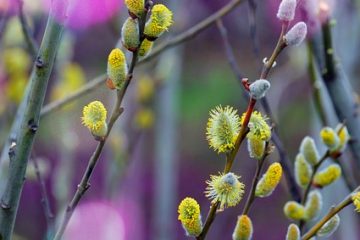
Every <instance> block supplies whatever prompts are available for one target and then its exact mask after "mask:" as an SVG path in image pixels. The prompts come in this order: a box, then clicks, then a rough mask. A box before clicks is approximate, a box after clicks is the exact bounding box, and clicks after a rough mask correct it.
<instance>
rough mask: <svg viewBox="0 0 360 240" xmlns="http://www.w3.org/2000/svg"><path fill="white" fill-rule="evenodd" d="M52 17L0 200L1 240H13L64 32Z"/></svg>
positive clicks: (11, 154)
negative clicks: (46, 96) (46, 97)
mask: <svg viewBox="0 0 360 240" xmlns="http://www.w3.org/2000/svg"><path fill="white" fill-rule="evenodd" d="M65 5H66V4H65ZM57 11H59V13H63V14H65V9H57ZM52 14H53V12H52V11H51V12H50V14H49V18H48V22H47V26H46V29H45V33H44V37H43V40H42V43H41V46H40V49H39V55H38V57H37V59H36V61H35V62H34V66H33V71H32V74H31V77H30V87H29V95H28V98H27V99H26V104H25V110H24V112H22V114H21V115H22V116H23V117H22V120H21V124H20V129H19V134H18V136H16V140H15V142H14V144H13V146H12V147H11V148H10V151H9V156H10V159H11V160H10V167H9V176H8V179H7V184H6V187H5V191H4V193H3V195H2V198H1V208H0V238H2V239H3V240H10V239H11V236H12V232H13V229H14V224H15V218H16V214H17V210H18V206H19V201H20V195H21V191H22V188H23V184H24V176H25V171H26V167H27V162H28V159H29V156H30V153H31V150H32V145H33V142H34V139H35V135H36V132H37V129H38V126H39V120H40V110H41V106H42V104H43V102H44V98H45V93H46V89H47V84H48V81H49V78H50V74H51V72H52V68H53V65H54V61H55V56H56V52H57V49H58V47H59V44H60V39H61V35H62V32H63V28H64V27H63V25H62V24H60V23H59V22H58V21H55V19H54V17H53V15H52Z"/></svg>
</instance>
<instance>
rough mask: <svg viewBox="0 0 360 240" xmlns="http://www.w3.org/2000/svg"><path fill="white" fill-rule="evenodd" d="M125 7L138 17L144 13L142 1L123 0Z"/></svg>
mask: <svg viewBox="0 0 360 240" xmlns="http://www.w3.org/2000/svg"><path fill="white" fill-rule="evenodd" d="M125 5H126V7H127V8H128V9H129V11H130V12H131V13H133V14H135V15H136V16H138V17H140V16H141V15H142V14H143V13H144V12H145V1H144V0H125Z"/></svg>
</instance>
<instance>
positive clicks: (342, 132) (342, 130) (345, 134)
mask: <svg viewBox="0 0 360 240" xmlns="http://www.w3.org/2000/svg"><path fill="white" fill-rule="evenodd" d="M335 131H336V132H337V134H338V137H339V140H340V143H339V147H338V149H336V150H337V151H339V152H342V151H344V150H345V148H346V145H347V143H348V141H349V140H350V134H349V131H348V129H347V127H345V126H343V125H342V124H338V125H337V126H336V128H335Z"/></svg>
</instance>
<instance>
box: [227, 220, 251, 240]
mask: <svg viewBox="0 0 360 240" xmlns="http://www.w3.org/2000/svg"><path fill="white" fill-rule="evenodd" d="M252 235H253V225H252V222H251V219H250V218H249V217H248V216H247V215H241V216H239V217H238V220H237V222H236V226H235V229H234V232H233V234H232V240H250V239H251V238H252Z"/></svg>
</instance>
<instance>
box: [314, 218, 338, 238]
mask: <svg viewBox="0 0 360 240" xmlns="http://www.w3.org/2000/svg"><path fill="white" fill-rule="evenodd" d="M339 225H340V217H339V215H337V214H336V215H335V216H333V217H332V218H330V220H329V221H327V222H326V223H325V224H324V225H323V226H322V227H321V228H320V229H319V231H317V233H316V235H317V236H318V237H322V238H328V237H330V236H331V235H332V234H333V233H334V232H335V231H336V230H337V229H338V227H339Z"/></svg>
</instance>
